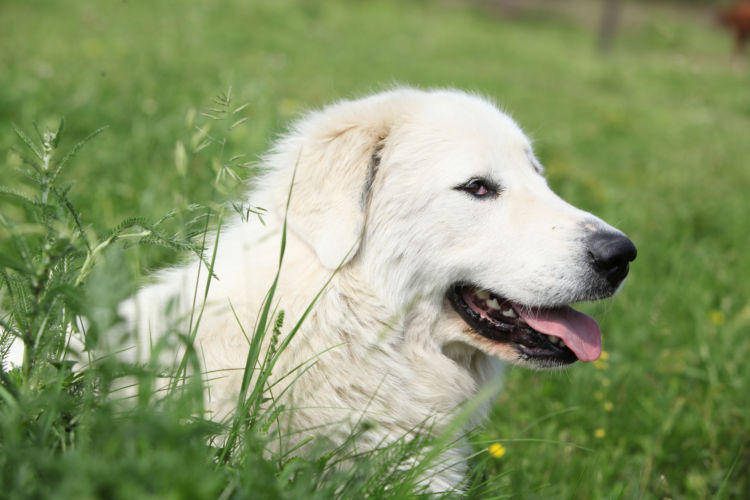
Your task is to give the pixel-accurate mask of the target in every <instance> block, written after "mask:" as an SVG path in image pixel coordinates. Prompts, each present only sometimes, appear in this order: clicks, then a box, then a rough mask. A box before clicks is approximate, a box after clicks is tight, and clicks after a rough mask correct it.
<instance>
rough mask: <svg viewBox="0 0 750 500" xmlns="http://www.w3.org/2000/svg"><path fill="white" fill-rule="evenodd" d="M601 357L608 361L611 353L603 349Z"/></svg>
mask: <svg viewBox="0 0 750 500" xmlns="http://www.w3.org/2000/svg"><path fill="white" fill-rule="evenodd" d="M599 359H601V360H602V361H607V360H608V359H609V353H608V352H607V351H602V354H601V355H600V356H599Z"/></svg>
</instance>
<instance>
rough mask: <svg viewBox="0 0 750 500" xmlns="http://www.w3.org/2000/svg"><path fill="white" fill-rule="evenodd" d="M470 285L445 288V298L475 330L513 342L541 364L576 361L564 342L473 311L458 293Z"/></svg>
mask: <svg viewBox="0 0 750 500" xmlns="http://www.w3.org/2000/svg"><path fill="white" fill-rule="evenodd" d="M466 286H471V285H466V284H458V285H454V286H453V287H451V289H450V290H448V294H447V298H448V301H449V302H450V303H451V305H452V306H453V309H454V310H455V311H456V312H457V313H458V315H459V316H461V319H463V320H464V321H465V322H466V324H468V325H469V326H470V327H471V328H472V329H473V330H474V331H476V332H477V333H478V334H480V335H481V336H482V337H485V338H487V339H489V340H492V341H494V342H502V343H506V344H512V345H513V347H515V348H516V350H517V351H518V352H519V355H520V356H521V357H522V358H523V359H526V360H533V361H539V362H541V363H542V364H552V365H567V364H570V363H574V362H576V361H578V358H577V357H576V355H575V353H573V351H571V350H570V349H568V347H566V346H558V345H555V344H553V343H552V342H550V341H549V340H547V336H546V335H544V334H543V333H540V332H538V331H536V330H534V329H533V328H531V327H529V326H525V327H522V326H519V325H516V324H512V323H505V322H503V321H500V320H498V321H497V322H492V321H489V320H487V319H485V318H482V317H481V316H479V315H478V314H477V313H475V312H474V311H473V310H472V309H471V308H470V307H469V305H468V304H467V303H466V301H464V299H463V297H462V296H461V289H462V288H464V287H466Z"/></svg>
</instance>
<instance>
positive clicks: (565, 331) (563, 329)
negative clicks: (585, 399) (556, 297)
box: [514, 307, 602, 362]
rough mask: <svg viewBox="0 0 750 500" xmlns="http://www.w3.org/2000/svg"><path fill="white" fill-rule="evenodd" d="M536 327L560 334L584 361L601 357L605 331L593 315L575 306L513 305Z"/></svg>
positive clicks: (553, 333)
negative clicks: (536, 306) (524, 306)
mask: <svg viewBox="0 0 750 500" xmlns="http://www.w3.org/2000/svg"><path fill="white" fill-rule="evenodd" d="M514 309H515V310H516V312H517V313H518V314H519V315H520V316H521V317H522V318H523V320H524V321H525V322H526V323H528V325H529V326H530V327H531V328H533V329H534V330H536V331H538V332H541V333H545V334H547V335H552V336H553V337H559V338H561V339H562V340H563V342H565V345H566V346H568V348H569V349H570V350H571V351H573V352H574V353H575V355H576V357H577V358H578V359H579V360H581V361H584V362H588V361H595V360H597V359H599V356H600V355H601V353H602V332H601V330H600V329H599V324H598V323H597V322H596V320H595V319H594V318H592V317H591V316H589V315H587V314H583V313H582V312H578V311H576V310H575V309H573V308H572V307H558V308H555V309H535V310H533V311H528V310H526V309H525V308H523V307H518V308H514Z"/></svg>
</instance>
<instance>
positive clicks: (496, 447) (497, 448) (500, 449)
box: [487, 443, 505, 458]
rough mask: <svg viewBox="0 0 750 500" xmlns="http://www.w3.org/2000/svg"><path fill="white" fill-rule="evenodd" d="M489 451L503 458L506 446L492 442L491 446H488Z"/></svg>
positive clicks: (494, 455) (496, 456)
mask: <svg viewBox="0 0 750 500" xmlns="http://www.w3.org/2000/svg"><path fill="white" fill-rule="evenodd" d="M487 451H489V452H490V455H492V456H493V457H495V458H502V456H503V455H505V446H503V445H501V444H500V443H492V444H491V445H490V447H489V448H487Z"/></svg>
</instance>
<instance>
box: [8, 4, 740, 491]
mask: <svg viewBox="0 0 750 500" xmlns="http://www.w3.org/2000/svg"><path fill="white" fill-rule="evenodd" d="M632 9H634V12H635V13H636V14H638V15H637V16H635V17H637V20H636V21H633V22H630V23H627V24H626V27H625V28H624V29H623V30H622V31H621V33H620V36H619V38H618V39H617V40H616V44H615V47H614V50H613V51H612V53H611V54H609V55H608V56H606V57H605V56H602V55H601V54H598V53H597V52H596V51H595V40H594V32H593V31H592V30H590V29H587V28H585V27H584V25H579V24H578V23H575V22H574V21H570V20H567V21H566V20H557V19H554V18H552V17H551V16H546V15H543V14H541V15H540V14H537V15H533V16H521V17H517V18H513V19H508V18H503V17H501V16H498V15H496V14H494V13H492V12H491V11H486V10H474V9H472V8H469V7H461V6H458V5H453V4H450V3H434V2H427V1H420V2H417V1H408V2H396V1H390V2H364V1H353V2H344V1H330V2H302V1H299V2H297V1H291V0H282V1H274V2H271V1H268V2H252V3H251V2H239V1H235V2H225V3H222V4H218V3H217V4H213V3H209V2H188V1H185V2H150V3H146V2H135V1H128V2H125V1H123V2H108V3H102V2H99V3H92V2H49V1H35V0H27V1H25V2H10V3H8V2H6V4H5V5H3V7H2V15H0V88H2V92H0V151H2V156H1V157H0V158H2V162H3V164H4V165H5V166H4V168H3V181H2V184H3V185H6V186H8V185H12V186H17V185H18V186H21V184H22V179H21V178H20V177H19V176H18V175H17V174H15V173H14V172H16V169H15V168H14V167H18V166H19V163H20V162H19V157H18V155H17V153H14V152H12V151H11V146H14V147H16V148H17V149H21V147H19V140H18V138H17V137H16V136H15V134H14V132H13V128H12V127H11V123H15V124H17V125H19V126H20V127H21V128H22V129H24V130H27V131H28V130H32V128H33V127H32V123H33V122H35V121H36V122H39V124H40V126H41V127H54V126H56V124H57V121H58V119H59V117H61V116H64V117H65V119H66V123H67V130H66V133H65V135H64V137H63V141H62V144H61V146H60V147H61V149H63V150H67V149H69V148H70V147H72V145H73V144H75V143H76V142H78V141H79V140H81V139H83V138H84V137H85V136H86V135H88V134H89V133H90V132H92V131H93V130H96V129H98V128H99V127H101V126H104V125H108V126H109V128H108V129H107V130H106V131H105V132H104V133H103V134H101V135H100V136H99V137H97V138H96V139H95V141H94V142H92V143H91V144H89V145H87V146H86V148H85V149H83V150H82V151H81V152H80V153H79V155H78V156H77V158H75V160H74V161H73V162H71V163H70V165H69V166H68V167H66V169H65V171H64V172H63V173H62V174H61V182H63V183H64V184H67V183H73V187H72V189H71V191H70V192H69V194H68V196H69V197H70V200H71V201H72V202H73V203H74V205H75V206H76V207H78V209H79V210H80V212H81V213H82V217H83V220H84V223H85V224H89V225H91V232H92V233H98V234H103V233H104V232H105V230H106V229H107V228H109V227H112V226H114V225H115V224H117V223H119V222H120V221H121V220H123V219H124V218H126V217H129V216H133V215H142V216H146V217H147V218H149V219H150V220H157V219H158V218H159V216H161V215H162V214H164V213H167V212H168V211H170V210H171V209H173V208H175V207H177V208H181V207H186V206H187V205H188V204H190V203H208V202H209V201H211V200H221V199H225V198H227V197H230V196H231V195H232V192H233V191H232V190H231V189H217V187H216V185H215V183H214V182H213V180H214V178H215V177H216V175H217V172H216V171H215V170H214V168H213V167H212V161H211V158H213V157H215V156H216V154H217V153H216V151H212V152H209V154H207V155H201V154H195V155H193V154H191V153H189V154H188V161H187V175H185V176H181V175H180V172H179V171H178V169H177V168H175V159H174V151H175V147H176V144H177V141H182V143H183V144H185V145H186V147H187V149H188V152H189V151H190V150H191V147H190V145H191V143H192V144H193V145H195V138H194V137H193V136H194V134H195V129H194V128H193V125H194V124H197V125H200V126H203V125H205V124H207V123H209V122H210V120H208V119H207V118H205V117H202V116H201V115H200V112H201V111H205V110H206V109H207V108H208V107H209V106H210V105H211V100H212V98H213V96H215V95H216V94H218V93H220V92H222V91H224V90H225V89H227V88H228V87H229V86H232V88H233V92H234V95H235V97H236V99H237V100H238V102H240V101H241V102H245V101H246V102H249V103H250V105H249V106H248V108H246V109H245V110H244V112H243V114H244V115H246V116H247V117H248V118H249V120H248V122H247V123H246V124H244V125H243V126H241V127H237V128H235V129H234V130H232V131H231V132H230V133H229V134H228V139H229V142H228V150H227V151H226V153H225V157H226V158H229V157H232V156H234V155H235V154H240V153H241V154H245V155H246V158H247V159H248V160H251V159H253V158H254V157H255V156H256V155H258V154H259V153H261V152H262V151H263V150H264V149H265V148H266V147H267V146H268V145H269V144H270V141H271V140H272V139H273V137H274V136H275V134H277V133H279V132H281V131H282V130H283V129H284V127H285V125H286V124H288V123H289V121H290V120H291V119H292V118H293V117H294V116H296V115H297V114H298V113H299V112H301V111H303V110H304V109H307V108H311V107H317V106H320V105H322V104H324V103H327V102H329V101H331V100H334V99H337V98H341V97H347V96H356V95H361V94H363V93H366V92H369V91H371V90H377V89H380V88H383V87H384V86H388V85H389V84H391V83H392V82H401V83H407V84H414V85H423V86H457V87H461V88H466V89H472V90H479V91H481V92H483V93H485V94H488V95H490V96H493V97H495V98H496V99H497V101H498V102H499V103H500V104H501V105H502V106H503V107H504V108H506V109H507V110H508V111H509V112H510V113H511V114H512V115H513V116H514V117H515V118H516V119H517V120H518V121H519V122H520V123H521V124H522V126H523V127H524V128H525V129H526V130H527V131H528V132H529V133H530V134H531V135H532V137H533V138H535V140H536V149H537V153H538V156H539V157H540V158H541V160H542V161H543V162H544V163H545V165H546V166H547V169H548V173H549V179H550V183H551V185H552V186H553V188H555V189H556V190H557V191H558V192H559V193H560V194H561V195H563V197H565V198H566V199H568V200H569V201H571V202H573V203H574V204H576V205H578V206H580V207H582V208H584V209H587V210H590V211H593V212H595V213H596V214H598V215H600V216H602V217H603V218H605V219H606V220H608V221H609V222H611V223H613V224H615V225H617V226H618V227H620V228H622V229H623V230H625V231H626V232H628V234H629V235H630V236H631V237H632V239H633V240H634V241H635V242H636V244H637V245H638V248H639V256H638V259H637V260H636V262H635V263H634V264H633V267H632V274H631V277H630V278H629V280H628V283H627V286H626V287H625V289H624V291H623V292H622V293H621V294H620V296H619V297H618V298H616V299H615V300H612V301H608V302H607V303H605V304H601V305H593V306H589V307H588V308H587V310H588V311H589V312H592V313H593V314H594V315H595V316H596V317H597V318H598V319H599V320H600V323H601V325H602V328H603V331H604V336H605V339H604V342H605V350H606V351H607V352H608V354H609V359H607V360H606V361H605V362H602V363H599V364H598V365H585V366H584V365H578V366H574V367H572V368H571V369H569V370H567V371H565V372H562V373H534V372H528V371H523V370H520V369H511V370H510V371H509V375H508V379H507V387H506V389H505V390H504V392H503V393H502V395H501V396H500V398H499V400H498V404H497V405H496V406H495V408H494V410H493V414H492V418H491V419H490V421H489V422H488V423H487V425H486V427H485V430H484V431H483V432H482V433H481V435H480V437H479V438H478V441H481V442H483V443H484V444H478V445H477V446H478V448H481V447H482V446H486V445H488V444H489V443H492V442H501V443H502V444H503V445H504V446H505V448H506V449H507V452H506V453H505V455H504V456H503V457H502V458H500V459H494V458H492V457H490V456H489V454H486V453H485V454H482V455H480V457H479V459H478V461H477V462H478V463H477V471H478V472H477V473H478V474H479V473H481V472H482V471H484V472H485V473H486V474H487V477H488V478H489V487H490V488H497V491H498V492H499V493H498V494H500V495H507V496H514V497H519V498H642V497H645V498H663V497H670V498H712V497H718V498H743V497H745V496H747V495H748V494H750V478H748V476H747V471H748V470H750V403H749V402H748V398H747V396H746V394H747V393H748V391H749V390H750V368H749V366H750V363H748V362H747V360H748V359H749V358H750V341H748V338H750V337H749V336H748V335H749V334H750V279H749V278H750V259H748V258H747V252H748V250H749V249H750V237H749V236H748V228H749V227H750V220H749V219H750V217H749V216H748V215H749V214H750V202H749V201H748V200H747V196H746V194H747V192H748V191H750V168H748V161H749V160H748V158H750V146H748V137H750V104H749V103H750V101H748V99H747V87H748V83H749V80H750V72H749V70H748V67H747V61H745V66H741V65H739V64H738V63H736V62H735V63H733V62H732V61H731V60H730V57H729V47H730V42H729V40H728V38H727V37H726V36H724V34H723V33H721V32H719V31H718V30H717V29H716V28H712V27H711V26H710V25H709V24H708V23H707V22H705V21H700V20H699V19H697V18H695V17H694V16H672V15H670V11H669V10H666V9H655V8H653V9H652V10H646V9H648V7H645V6H643V5H634V6H632ZM19 189H20V188H19ZM3 214H4V215H6V216H7V217H16V216H17V217H21V216H22V214H21V212H20V211H18V210H17V209H16V208H11V207H7V208H6V205H3ZM3 234H4V237H5V233H3ZM134 254H139V255H134ZM139 257H140V258H145V262H146V264H148V265H151V266H153V265H161V264H164V263H165V262H170V261H172V260H173V259H174V258H175V257H174V254H173V253H170V252H166V251H156V252H151V251H147V250H141V249H140V247H137V248H130V249H127V250H125V251H124V252H123V256H121V257H120V258H122V259H124V261H125V262H128V263H130V262H136V261H138V260H139V259H138V258H139ZM135 266H136V265H135V264H129V265H126V266H120V267H124V268H133V267H135ZM123 279H125V278H123ZM125 280H126V284H124V285H122V288H123V289H127V288H128V287H129V286H132V285H128V284H127V279H125ZM94 295H95V294H94ZM113 300H114V299H113ZM186 404H187V403H186ZM92 405H93V406H89V407H90V408H99V406H100V405H104V407H105V409H106V406H107V404H106V403H102V402H100V401H97V402H96V404H95V405H94V404H93V403H92ZM29 411H31V409H29ZM92 411H93V410H92ZM63 413H64V412H63ZM159 415H161V414H154V413H153V412H148V411H145V410H144V413H143V414H142V415H141V417H142V418H140V417H139V416H138V415H136V416H135V417H134V418H133V419H131V420H118V419H116V418H113V419H111V420H112V422H113V423H112V424H111V429H112V430H111V432H110V433H111V435H112V436H115V437H114V438H112V439H110V440H107V441H105V442H106V443H109V445H108V446H94V445H87V444H85V443H86V439H85V437H84V438H81V441H79V442H78V445H77V447H74V448H72V449H67V450H65V451H64V452H63V451H62V450H61V449H60V448H59V447H58V448H57V449H56V452H55V454H54V455H52V454H51V451H50V449H51V448H50V442H51V441H43V440H42V441H39V442H34V443H30V442H28V441H24V440H23V439H22V438H21V437H18V436H22V435H23V433H21V432H20V431H19V433H16V434H14V433H13V432H10V431H7V432H6V433H4V434H3V435H4V436H5V437H7V436H16V437H17V440H16V441H12V440H6V441H5V442H4V443H2V444H1V445H0V446H1V447H2V448H1V449H2V452H3V455H4V457H3V458H2V463H3V471H4V473H3V475H2V476H0V477H3V484H4V485H7V484H9V482H8V481H10V480H11V479H13V478H15V480H17V482H16V483H14V484H17V485H22V486H23V485H26V486H25V487H27V488H28V485H29V484H37V483H38V484H39V485H38V486H37V487H38V488H39V491H40V492H43V491H42V490H44V489H45V488H48V490H47V492H48V493H49V492H51V491H53V490H52V489H51V486H50V484H53V483H55V482H56V481H58V482H59V484H61V485H67V486H69V487H70V488H72V489H70V491H67V490H65V491H63V493H64V494H66V495H67V496H74V495H78V494H80V495H82V496H96V495H100V496H101V495H104V494H105V493H106V492H108V491H115V490H116V491H118V492H119V494H121V495H122V496H127V492H128V491H133V492H136V491H138V492H143V491H151V492H152V495H154V496H160V495H161V496H164V492H165V491H170V490H171V491H174V496H175V497H179V496H191V495H194V496H195V497H215V496H218V494H219V493H220V492H221V491H224V487H225V486H226V485H227V484H237V485H241V486H242V487H238V488H237V489H236V492H239V493H237V494H238V495H240V494H241V493H242V492H245V493H248V492H249V491H251V489H252V488H251V486H252V487H257V484H259V483H255V482H253V481H252V480H250V479H247V477H253V478H257V477H261V475H260V474H261V473H262V472H264V473H267V474H268V475H270V476H275V477H276V479H274V482H273V486H269V490H268V492H267V494H268V495H269V496H273V495H282V494H283V495H285V496H287V497H288V498H294V496H295V495H298V496H300V497H301V496H303V495H304V494H306V493H305V492H307V493H309V491H307V490H304V489H300V490H295V489H294V485H292V486H287V485H286V483H284V481H283V480H282V479H280V478H285V477H286V476H284V475H283V474H281V473H279V470H278V468H277V467H276V466H275V465H273V464H271V465H269V464H268V463H266V462H264V461H262V460H260V459H256V460H255V461H247V462H245V466H246V467H245V468H243V467H239V466H237V467H235V468H231V467H230V468H226V469H221V470H218V471H217V470H216V469H214V468H211V467H206V462H205V460H207V459H206V457H207V454H206V451H205V450H204V449H203V448H201V445H200V444H196V441H195V440H194V439H187V438H186V436H191V437H193V438H195V436H202V435H206V434H207V433H209V434H210V432H211V430H210V429H209V430H206V429H204V428H203V427H201V426H202V425H203V424H200V423H196V424H190V425H187V426H186V427H180V426H179V425H175V422H173V421H170V420H169V418H170V417H169V415H171V414H170V413H166V414H164V415H166V416H163V417H159ZM92 418H93V417H92ZM139 418H140V420H139ZM159 418H163V420H158V419H159ZM83 421H84V422H85V421H86V420H85V418H84V419H83ZM91 422H92V424H91V425H90V426H82V427H81V428H82V429H88V430H86V432H90V433H91V435H92V436H97V437H99V438H101V436H102V435H104V431H103V430H102V429H101V428H99V427H97V426H103V425H105V423H106V422H107V420H106V419H103V418H100V417H97V418H93V420H91ZM37 423H38V422H37ZM27 424H28V425H32V424H33V425H36V423H34V422H32V423H28V422H27ZM24 429H27V427H24ZM599 429H601V430H603V431H604V436H603V437H596V436H597V430H599ZM82 432H83V431H82ZM32 435H35V436H41V435H43V433H42V430H38V429H37V430H35V431H34V432H32ZM599 435H601V433H600V434H599ZM122 436H135V438H134V439H133V443H132V444H128V443H125V442H123V441H122V440H121V439H120V437H122ZM14 439H16V438H14ZM55 442H58V443H59V442H60V441H55ZM82 443H83V444H82ZM69 444H70V443H69ZM250 448H252V447H250ZM248 456H249V455H248ZM185 457H195V460H191V459H188V458H185ZM12 463H16V464H18V466H17V467H12V466H11V464H12ZM29 464H37V467H36V469H35V468H34V467H31V466H30V465H29ZM157 464H161V465H159V467H162V468H161V469H158V470H159V471H160V473H161V474H162V475H164V476H165V477H166V476H168V477H171V478H172V479H170V480H164V481H163V482H162V483H159V484H152V483H146V484H147V486H146V487H145V489H140V490H139V489H138V488H144V487H143V485H142V483H141V482H140V481H146V479H148V480H149V481H151V482H157V481H161V479H159V480H157V479H149V478H152V477H153V474H151V472H152V471H153V470H154V468H155V467H157ZM39 471H42V472H39ZM306 471H307V472H308V473H309V471H310V469H306ZM24 474H26V475H24ZM35 474H36V475H35ZM39 474H41V477H40V476H39ZM55 474H57V475H55ZM243 474H246V476H243ZM61 476H62V477H61ZM243 477H245V479H243ZM316 477H317V476H316ZM93 478H101V479H100V483H101V484H100V483H97V482H96V481H99V479H97V480H96V481H95V480H94V479H93ZM122 478H127V479H122ZM63 479H65V481H63ZM329 480H330V481H332V483H327V484H337V483H336V482H335V481H337V480H340V478H339V479H330V478H329ZM107 481H109V482H107ZM118 481H119V483H118ZM102 484H103V486H102ZM113 484H116V485H117V486H112V485H113ZM296 484H297V486H299V485H300V484H302V483H299V482H298V483H296ZM71 485H78V486H76V488H78V489H77V490H75V488H73V486H71ZM307 486H309V484H307ZM245 487H246V488H248V489H243V488H245ZM20 488H21V487H20V486H19V489H18V490H16V491H19V492H20V491H23V489H20ZM107 488H111V490H108V489H107ZM128 488H133V489H132V490H128ZM300 488H302V487H301V486H300ZM323 489H325V488H323ZM28 491H29V492H30V493H29V494H30V495H33V491H32V490H28ZM326 491H330V490H326ZM180 492H183V493H182V494H181V493H180ZM217 492H218V493H217ZM321 498H322V497H321Z"/></svg>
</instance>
